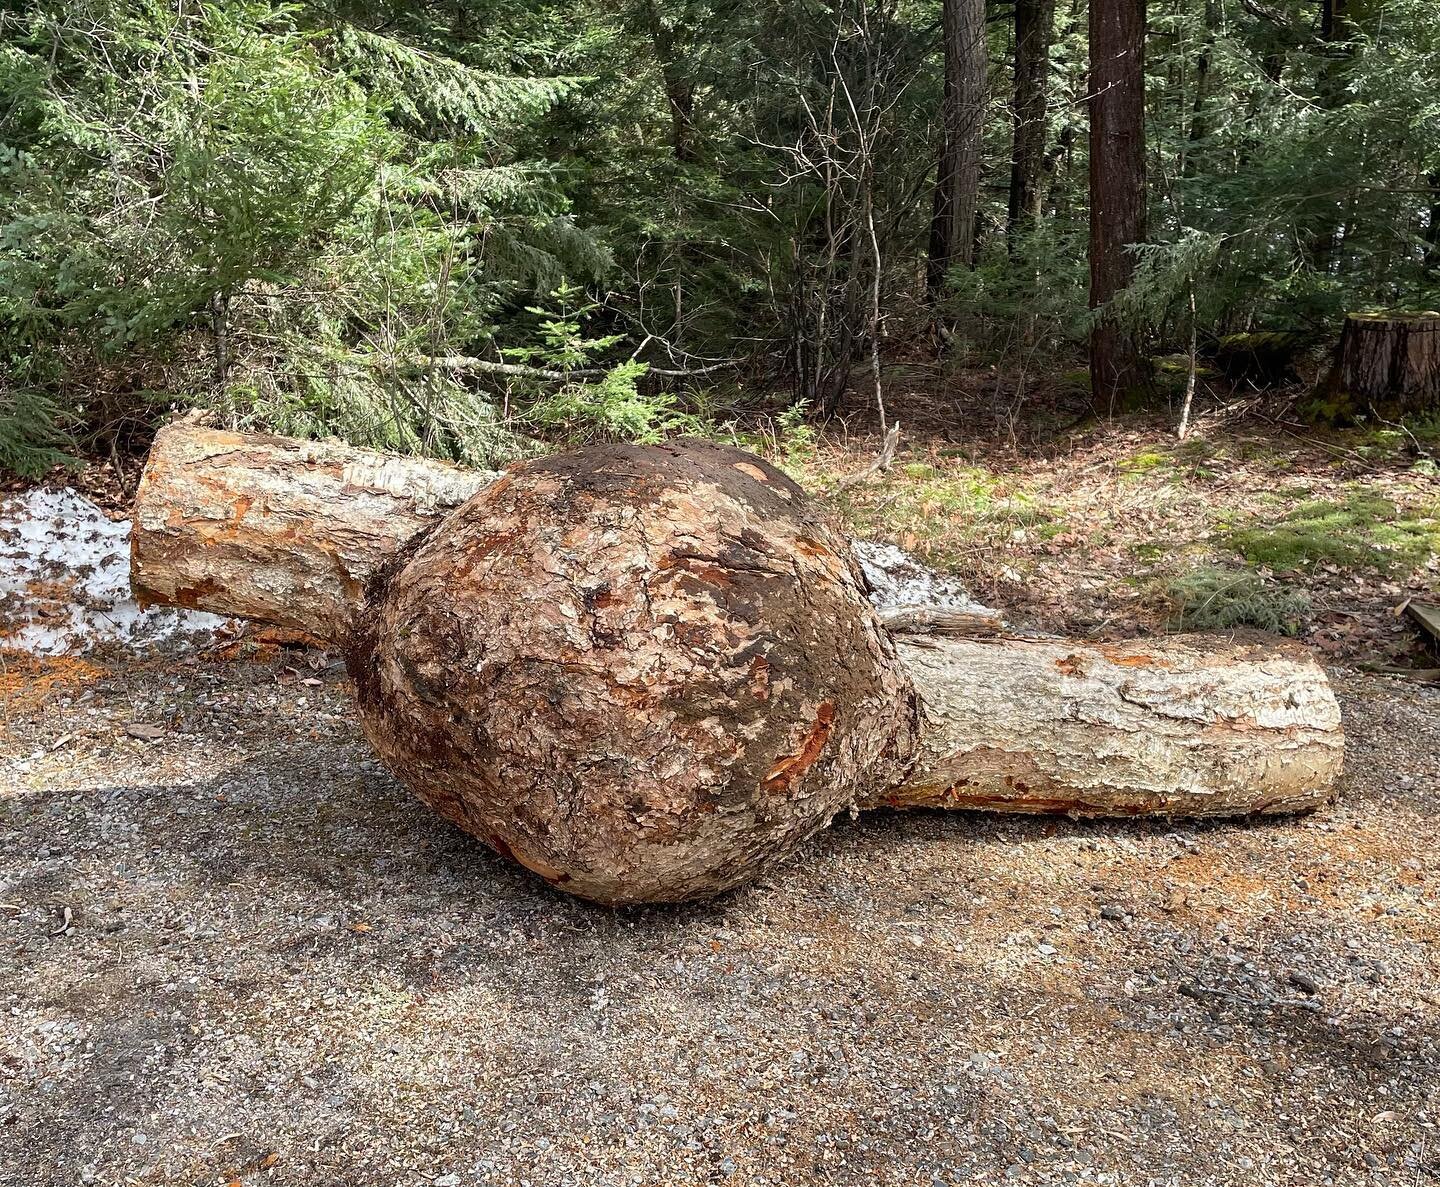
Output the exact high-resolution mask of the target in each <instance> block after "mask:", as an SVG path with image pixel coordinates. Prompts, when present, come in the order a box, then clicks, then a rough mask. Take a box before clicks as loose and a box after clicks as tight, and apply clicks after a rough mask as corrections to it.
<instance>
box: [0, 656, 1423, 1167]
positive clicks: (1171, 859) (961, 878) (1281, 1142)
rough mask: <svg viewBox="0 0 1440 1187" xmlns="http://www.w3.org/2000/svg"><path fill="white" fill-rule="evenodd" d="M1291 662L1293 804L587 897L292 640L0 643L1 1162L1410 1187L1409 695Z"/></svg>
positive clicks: (884, 836)
mask: <svg viewBox="0 0 1440 1187" xmlns="http://www.w3.org/2000/svg"><path fill="white" fill-rule="evenodd" d="M17 662H18V661H17ZM287 665H288V666H287ZM1335 675H1336V679H1337V684H1338V688H1339V691H1340V693H1341V697H1342V704H1343V706H1344V709H1345V712H1346V718H1347V728H1348V730H1349V733H1350V738H1351V750H1350V774H1349V777H1348V780H1347V783H1346V786H1345V790H1344V795H1343V798H1342V800H1341V802H1340V804H1339V805H1338V806H1337V807H1335V808H1334V809H1332V810H1329V811H1326V812H1323V813H1321V814H1319V815H1316V816H1312V817H1309V818H1306V819H1299V820H1287V821H1279V822H1268V823H1258V824H1232V825H1223V824H1222V825H1204V826H1199V827H1190V826H1180V827H1173V826H1169V825H1166V824H1163V823H1154V824H1134V823H1104V822H1075V821H1069V820H1064V819H1057V820H1045V819H1008V820H1007V819H1000V818H987V817H978V816H967V815H963V814H953V815H946V814H939V813H916V814H911V815H908V816H902V815H893V814H885V813H880V814H876V815H874V816H867V817H865V818H863V819H861V820H860V821H858V822H854V823H852V822H848V821H842V822H839V823H837V825H836V826H835V827H834V828H832V829H831V830H829V831H828V832H827V833H825V834H823V835H822V836H821V837H819V838H817V839H816V840H815V841H814V842H812V843H811V844H810V845H809V846H808V847H807V848H806V849H805V850H804V851H803V852H802V854H801V856H800V858H799V859H798V860H797V861H795V862H794V863H792V865H790V866H789V867H788V868H786V869H784V870H782V871H781V872H780V873H778V874H776V875H774V876H772V878H771V879H769V880H768V881H766V882H764V883H762V884H760V885H758V886H754V887H751V888H749V889H746V890H744V891H741V892H739V893H735V894H732V895H730V896H728V897H726V898H723V899H721V900H719V901H716V902H711V903H706V904H701V905H698V906H690V907H684V908H668V909H647V910H632V911H624V912H615V911H608V910H604V909H599V908H596V907H592V906H587V905H585V904H583V903H580V902H576V901H572V900H569V899H566V898H564V897H562V896H560V895H559V894H557V893H555V892H553V891H551V890H549V889H548V888H547V887H545V886H544V885H543V884H541V883H540V882H538V881H537V880H535V879H533V878H531V877H529V876H527V875H524V874H522V873H517V872H516V871H514V870H512V869H510V868H509V867H507V866H505V865H503V864H502V863H501V862H500V861H499V860H498V859H496V858H495V857H493V856H492V855H490V854H489V853H488V852H487V851H486V850H484V849H483V848H481V847H480V846H479V845H478V844H477V843H475V842H472V841H470V840H469V839H467V838H466V837H465V836H463V835H462V834H460V833H458V832H456V831H454V830H452V829H451V828H449V827H448V826H446V825H445V824H443V823H442V822H441V821H439V820H438V819H437V818H435V817H433V816H432V815H430V814H429V813H428V812H427V811H426V810H425V809H423V808H422V807H421V806H420V805H419V804H418V803H415V802H414V801H412V800H411V799H410V798H409V797H408V796H407V795H406V794H405V793H404V792H403V791H402V790H401V789H400V788H399V787H398V786H397V785H396V784H395V783H394V782H393V781H391V780H390V779H389V778H388V777H387V776H386V775H385V774H383V773H382V772H381V771H380V770H379V769H378V768H377V767H376V766H375V764H374V762H373V760H371V759H370V757H369V755H368V753H367V751H366V749H365V747H364V745H363V743H362V741H361V740H360V738H359V735H358V732H357V730H356V728H355V727H354V725H353V724H352V721H351V717H350V712H349V690H348V686H347V684H346V682H345V680H344V678H343V675H342V674H341V673H340V672H339V670H338V669H336V668H333V667H331V668H328V669H324V670H322V671H320V672H319V673H312V672H311V671H310V669H309V668H308V667H307V666H306V664H305V661H304V658H303V657H302V656H300V655H299V654H298V653H271V654H268V655H267V654H264V653H262V654H260V655H259V656H257V657H254V658H250V659H234V658H232V659H229V660H225V661H220V660H211V659H194V658H191V659H190V660H188V661H184V662H182V661H177V662H174V663H165V662H160V661H147V662H146V663H144V664H141V663H137V662H136V661H135V660H133V659H130V660H125V661H119V660H117V661H116V662H114V663H113V664H109V665H107V664H100V663H97V664H95V665H89V664H85V663H77V662H74V661H69V662H62V663H61V664H59V665H54V664H32V665H30V666H28V667H27V666H26V665H25V664H24V663H21V664H20V666H19V667H18V668H17V667H15V664H14V663H12V664H11V665H10V666H9V667H8V668H3V670H0V695H3V697H4V704H3V706H0V904H3V906H0V1183H3V1184H7V1185H8V1184H16V1185H20V1187H51V1185H55V1187H61V1185H64V1187H72V1185H73V1184H76V1183H84V1182H95V1183H106V1184H110V1183H113V1184H120V1183H147V1184H148V1183H170V1184H216V1185H226V1184H232V1183H235V1182H239V1183H242V1184H247V1185H249V1184H262V1183H269V1184H297V1185H298V1184H304V1185H306V1187H318V1185H335V1187H339V1185H341V1184H345V1185H357V1187H359V1185H365V1187H369V1185H372V1184H373V1185H376V1187H378V1185H381V1184H385V1185H389V1184H398V1185H409V1184H426V1183H429V1184H435V1185H436V1187H459V1185H462V1184H463V1185H469V1184H489V1183H495V1184H502V1183H503V1184H526V1183H528V1184H533V1185H534V1187H558V1185H563V1184H584V1185H586V1187H590V1185H595V1187H606V1185H610V1184H615V1185H619V1184H636V1185H640V1184H645V1185H649V1184H655V1185H670V1184H693V1183H730V1184H736V1185H740V1184H746V1185H749V1184H755V1185H760V1184H772V1185H780V1184H785V1185H791V1184H810V1183H817V1184H830V1183H833V1184H857V1185H858V1184H874V1183H879V1184H897V1185H898V1184H906V1185H911V1184H919V1185H921V1187H929V1185H930V1184H932V1183H946V1184H948V1183H970V1182H979V1183H1019V1184H1024V1183H1111V1184H1124V1185H1127V1187H1128V1185H1130V1184H1138V1185H1145V1184H1176V1185H1181V1184H1183V1185H1185V1187H1191V1185H1201V1184H1211V1183H1227V1184H1245V1185H1247V1187H1250V1185H1255V1184H1282V1183H1283V1184H1297V1185H1298V1184H1307V1185H1308V1184H1324V1183H1365V1184H1372V1183H1373V1184H1380V1183H1388V1184H1395V1185H1397V1187H1415V1185H1416V1184H1423V1183H1433V1182H1437V1181H1440V1131H1437V1129H1436V1124H1437V1122H1440V1050H1437V1043H1440V944H1437V941H1440V818H1437V791H1440V692H1437V691H1436V690H1434V689H1427V688H1422V687H1417V686H1413V685H1406V684H1401V683H1398V682H1394V681H1387V680H1384V679H1381V678H1375V677H1366V676H1360V675H1354V674H1347V673H1344V672H1337V673H1335ZM127 725H128V726H129V727H131V728H130V732H127V729H126V727H127ZM162 729H163V731H164V732H163V736H160V737H158V738H155V739H152V738H149V737H146V736H145V735H147V734H156V733H160V731H161V730H162ZM134 735H140V736H134Z"/></svg>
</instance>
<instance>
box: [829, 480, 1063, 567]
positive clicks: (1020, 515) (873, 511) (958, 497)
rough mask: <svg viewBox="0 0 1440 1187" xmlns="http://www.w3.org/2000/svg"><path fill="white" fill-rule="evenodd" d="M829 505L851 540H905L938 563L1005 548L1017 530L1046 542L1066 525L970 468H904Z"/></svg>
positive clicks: (1046, 507) (842, 494) (1050, 509)
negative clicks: (978, 548)
mask: <svg viewBox="0 0 1440 1187" xmlns="http://www.w3.org/2000/svg"><path fill="white" fill-rule="evenodd" d="M836 503H837V506H838V509H839V510H840V512H841V514H842V516H843V517H844V519H845V520H846V523H847V526H849V528H850V529H851V531H852V532H854V534H856V535H858V536H861V537H866V538H875V539H893V540H899V541H902V542H905V541H909V544H908V545H907V546H909V547H913V548H915V549H917V550H918V551H919V552H921V553H923V554H925V555H927V556H931V557H937V558H943V557H944V556H945V555H946V554H947V553H949V552H956V551H959V550H961V549H968V548H970V547H972V546H973V545H975V544H976V543H980V544H987V543H988V544H994V543H1000V542H1002V541H1010V540H1011V538H1012V536H1013V534H1014V533H1015V532H1016V531H1017V530H1023V531H1025V532H1026V533H1033V534H1034V535H1035V536H1036V537H1038V538H1040V539H1049V538H1052V537H1054V536H1056V535H1058V534H1059V533H1060V532H1062V531H1063V530H1064V526H1065V525H1064V521H1063V518H1062V517H1061V516H1059V515H1058V514H1057V512H1056V509H1055V508H1053V507H1051V506H1049V505H1048V504H1045V503H1042V502H1039V501H1038V500H1036V499H1035V497H1034V496H1033V495H1032V494H1030V493H1028V492H1026V491H1024V490H1017V489H1015V487H1014V486H1013V485H1011V484H1009V483H1006V482H1005V481H1003V480H1002V479H1000V478H997V477H996V476H995V475H994V474H991V473H990V472H989V471H987V470H984V469H980V468H978V467H974V466H963V465H956V466H949V467H946V468H945V469H944V470H940V469H938V468H937V467H935V466H932V465H927V464H924V463H909V464H906V465H902V466H899V467H897V468H896V469H895V470H894V471H892V472H891V473H890V474H888V475H886V476H885V478H884V479H883V480H881V481H880V482H877V483H874V484H872V485H866V486H864V487H859V488H856V489H855V490H853V491H845V492H837V496H836Z"/></svg>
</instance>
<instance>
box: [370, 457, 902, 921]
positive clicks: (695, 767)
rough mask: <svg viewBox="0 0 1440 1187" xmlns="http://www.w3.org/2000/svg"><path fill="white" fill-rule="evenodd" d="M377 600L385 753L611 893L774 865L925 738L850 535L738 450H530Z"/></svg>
mask: <svg viewBox="0 0 1440 1187" xmlns="http://www.w3.org/2000/svg"><path fill="white" fill-rule="evenodd" d="M368 601H369V612H368V613H365V614H363V615H361V616H360V618H359V625H358V627H357V629H356V631H355V633H354V635H353V637H352V639H351V642H350V646H349V668H350V671H351V674H352V676H353V677H354V679H355V682H356V685H357V687H358V691H359V704H360V709H361V718H362V721H363V723H364V729H365V732H366V734H367V736H368V737H369V739H370V741H371V742H372V743H373V745H374V746H375V748H376V750H377V751H378V752H379V754H380V756H381V758H382V759H383V760H384V761H385V763H386V765H387V766H389V767H390V769H391V770H392V771H394V772H396V773H397V774H398V775H399V776H400V777H401V778H402V779H403V780H404V781H405V782H406V783H407V784H408V785H409V786H410V787H411V789H412V790H413V791H414V792H415V794H416V795H418V796H419V797H420V798H421V799H422V800H424V801H425V802H426V803H428V804H429V805H431V806H432V807H433V808H435V809H436V810H437V811H438V812H440V813H441V814H442V815H444V816H445V817H447V818H448V819H450V820H452V821H454V822H455V823H456V824H458V825H460V826H461V827H462V828H465V829H467V830H468V831H470V832H472V833H474V834H476V835H478V836H480V837H482V838H484V840H486V841H487V842H488V843H489V844H490V845H492V846H493V847H494V848H495V849H497V850H498V851H499V852H500V853H502V854H504V855H507V856H510V857H513V858H514V859H515V860H516V861H519V862H521V863H523V864H524V865H526V866H528V867H529V868H530V869H532V870H534V871H536V872H537V873H539V874H540V875H541V876H542V877H544V878H546V879H548V880H549V881H550V882H552V883H554V884H555V885H557V886H559V887H561V888H563V889H564V890H566V891H568V892H570V893H572V894H578V895H581V896H583V897H586V898H590V899H595V900H598V901H600V902H606V903H626V902H641V901H657V900H658V901H664V900H679V899H688V898H697V897H701V896H705V895H710V894H714V893H716V892H718V891H721V890H725V889H727V888H729V887H731V886H735V885H738V884H740V883H742V882H745V881H748V880H750V879H753V878H754V877H755V876H756V874H757V872H759V871H760V870H762V869H763V868H764V867H766V866H768V865H771V864H773V863H775V862H776V861H778V860H780V859H781V858H783V857H785V856H786V855H787V854H789V853H790V852H791V851H792V850H793V849H794V848H795V846H797V845H798V844H799V843H800V842H801V841H803V840H804V839H805V838H806V837H808V836H810V835H811V834H812V833H814V832H815V831H816V830H817V829H819V828H822V827H823V826H824V825H825V824H826V823H828V822H829V821H830V819H831V818H832V817H833V816H834V815H835V813H836V812H837V811H839V810H841V809H843V808H846V807H849V806H851V805H852V804H854V803H855V802H856V800H857V799H860V798H862V797H864V796H866V795H868V794H869V793H870V792H872V791H873V790H874V789H875V788H876V787H885V786H889V785H891V784H893V783H896V782H898V781H899V780H900V779H901V778H902V777H903V775H904V774H905V772H906V770H907V769H908V767H909V765H910V764H911V762H912V761H913V757H914V754H915V752H916V747H917V739H918V736H919V710H918V707H917V701H916V696H915V693H914V690H913V688H912V687H911V684H910V680H909V678H908V677H907V676H906V674H905V671H904V669H903V668H902V667H901V666H900V664H899V663H898V661H897V659H896V655H895V649H894V646H893V645H892V643H891V641H890V638H889V636H888V635H887V633H886V632H885V631H884V630H883V628H882V627H881V626H880V623H879V621H878V620H877V618H876V616H875V613H874V611H873V609H872V608H871V605H870V603H869V601H868V600H867V597H866V589H865V583H864V578H863V576H862V575H861V573H860V571H859V569H858V567H857V565H856V563H855V560H854V557H853V554H852V552H851V549H850V547H849V545H848V544H847V542H846V541H845V540H844V538H843V537H842V536H841V535H840V534H839V532H838V531H837V530H836V529H835V528H833V527H832V526H831V524H830V523H829V521H828V520H827V519H826V518H825V517H824V516H823V515H822V514H821V513H820V512H818V511H817V510H816V509H815V508H814V507H813V506H812V505H810V504H809V503H808V501H807V500H806V499H805V497H804V495H803V493H802V491H801V490H800V488H799V487H798V486H796V485H795V484H794V483H793V482H792V481H791V480H790V479H789V478H787V477H785V475H783V474H782V473H780V472H779V471H778V470H776V469H775V468H773V467H772V466H770V465H768V464H767V463H765V462H763V461H762V460H761V459H759V458H757V457H755V456H754V455H752V454H748V453H743V452H741V451H740V450H737V449H731V448H728V447H725V446H719V445H714V444H710V443H706V442H685V443H679V444H672V445H667V446H664V447H653V446H649V447H644V446H640V447H637V446H624V445H611V446H600V447H596V448H591V449H585V450H581V451H579V452H577V453H573V454H568V455H562V456H556V457H549V458H545V459H543V460H539V461H534V462H529V463H526V464H523V465H520V466H517V467H515V468H513V469H512V470H511V471H510V472H509V473H508V474H506V475H505V476H504V477H502V478H501V479H500V480H499V481H497V482H496V483H494V484H493V485H492V486H489V487H488V488H486V489H484V490H482V491H480V493H478V494H476V495H475V496H474V497H473V498H471V499H469V501H467V502H465V503H464V504H463V505H461V506H460V507H458V508H457V509H456V510H454V511H452V512H451V513H450V514H449V515H447V516H446V517H445V518H444V519H442V520H440V521H439V522H438V523H437V524H436V525H435V526H434V527H433V528H432V529H430V530H429V531H428V532H425V533H423V534H422V535H421V536H420V537H419V538H418V540H417V541H416V542H413V543H412V544H411V545H410V546H409V547H407V548H406V549H404V550H403V552H402V553H401V554H400V555H399V556H397V557H396V558H395V559H394V560H392V561H391V562H390V563H389V564H388V565H387V566H385V568H384V569H382V570H381V571H380V573H379V574H378V575H377V577H376V578H375V579H374V582H373V583H372V586H371V588H370V590H369V598H368Z"/></svg>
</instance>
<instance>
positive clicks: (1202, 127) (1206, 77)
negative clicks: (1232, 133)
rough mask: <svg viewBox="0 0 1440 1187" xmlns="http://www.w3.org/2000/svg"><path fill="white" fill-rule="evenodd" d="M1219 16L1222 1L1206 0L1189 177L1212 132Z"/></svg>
mask: <svg viewBox="0 0 1440 1187" xmlns="http://www.w3.org/2000/svg"><path fill="white" fill-rule="evenodd" d="M1220 15H1221V13H1220V0H1205V44H1204V45H1202V46H1201V47H1200V52H1199V53H1198V54H1197V55H1196V57H1195V104H1194V106H1193V107H1192V108H1191V111H1190V135H1189V143H1188V144H1187V145H1186V146H1185V168H1184V175H1185V176H1186V177H1194V176H1195V167H1196V160H1195V158H1196V154H1197V152H1198V149H1199V145H1200V144H1201V142H1202V141H1203V140H1204V139H1205V137H1206V136H1208V135H1209V134H1210V123H1209V119H1208V116H1209V106H1210V67H1211V65H1212V64H1213V59H1214V57H1215V33H1216V30H1217V29H1218V28H1219V25H1220Z"/></svg>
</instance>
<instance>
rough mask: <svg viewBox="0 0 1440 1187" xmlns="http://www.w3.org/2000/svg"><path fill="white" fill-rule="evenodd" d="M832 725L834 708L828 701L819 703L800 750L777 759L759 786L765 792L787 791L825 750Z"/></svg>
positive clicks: (833, 722)
mask: <svg viewBox="0 0 1440 1187" xmlns="http://www.w3.org/2000/svg"><path fill="white" fill-rule="evenodd" d="M834 724H835V706H834V705H832V704H831V703H830V702H829V701H821V702H820V709H819V711H818V712H817V713H816V715H815V724H814V725H812V726H811V727H810V732H809V733H808V734H806V735H805V741H804V742H802V743H801V745H800V749H799V750H797V751H796V752H795V753H794V754H787V755H786V756H785V757H784V758H781V759H777V760H776V762H775V765H774V766H772V767H771V768H770V771H769V773H768V774H767V775H766V776H765V782H764V783H762V784H761V785H760V786H761V787H762V788H763V789H764V790H765V791H785V790H787V789H788V788H789V787H790V786H791V785H792V784H793V783H794V782H795V781H796V780H797V779H799V778H800V776H801V775H803V774H805V772H806V771H808V770H809V769H810V768H811V766H813V765H814V763H815V760H816V759H817V758H819V757H820V752H821V751H822V750H824V749H825V743H826V742H828V741H829V740H830V728H831V726H833V725H834Z"/></svg>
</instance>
